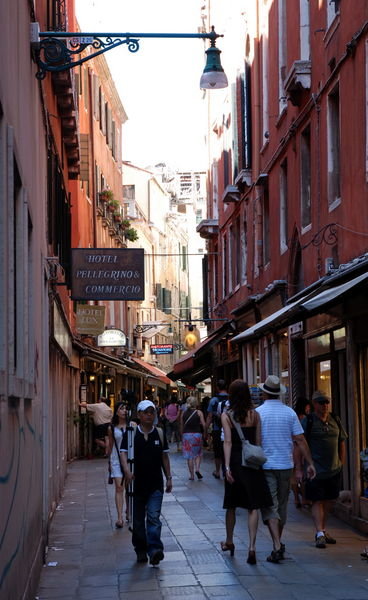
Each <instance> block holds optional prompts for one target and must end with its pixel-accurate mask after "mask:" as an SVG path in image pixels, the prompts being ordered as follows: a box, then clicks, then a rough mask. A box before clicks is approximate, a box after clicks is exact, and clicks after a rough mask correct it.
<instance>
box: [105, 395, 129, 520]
mask: <svg viewBox="0 0 368 600" xmlns="http://www.w3.org/2000/svg"><path fill="white" fill-rule="evenodd" d="M126 427H127V405H126V404H125V403H124V402H118V403H117V404H116V405H115V409H114V415H113V417H112V424H111V426H110V427H109V449H110V474H111V477H112V478H113V479H114V483H115V504H116V510H117V513H118V520H117V521H116V523H115V527H117V528H118V529H121V527H123V525H124V520H123V505H124V489H125V486H124V481H123V480H124V471H123V469H122V466H121V463H120V445H121V440H122V439H123V434H124V432H125V430H126Z"/></svg>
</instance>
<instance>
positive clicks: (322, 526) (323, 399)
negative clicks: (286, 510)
mask: <svg viewBox="0 0 368 600" xmlns="http://www.w3.org/2000/svg"><path fill="white" fill-rule="evenodd" d="M312 403H313V410H314V412H313V413H311V414H309V415H306V417H305V418H304V419H303V420H302V427H303V429H304V434H305V437H306V440H307V443H308V445H309V448H310V452H311V455H312V459H313V462H314V465H315V467H316V472H317V475H316V477H315V478H314V479H313V480H309V481H307V482H306V484H305V495H306V498H307V499H308V500H310V501H311V502H312V516H313V521H314V526H315V530H316V532H315V544H316V548H326V544H336V540H335V539H334V538H333V537H332V536H330V535H329V534H328V533H327V531H326V524H327V517H328V515H329V513H330V511H331V507H332V505H333V503H334V501H335V500H336V499H337V498H338V496H339V493H340V490H341V475H342V466H343V464H344V461H345V453H346V448H345V440H346V439H347V434H346V432H345V430H344V428H343V427H342V424H341V421H340V418H339V417H338V416H337V415H334V414H333V413H331V412H330V399H329V398H328V396H326V394H324V393H323V392H320V391H316V392H314V394H313V396H312ZM298 466H299V465H298Z"/></svg>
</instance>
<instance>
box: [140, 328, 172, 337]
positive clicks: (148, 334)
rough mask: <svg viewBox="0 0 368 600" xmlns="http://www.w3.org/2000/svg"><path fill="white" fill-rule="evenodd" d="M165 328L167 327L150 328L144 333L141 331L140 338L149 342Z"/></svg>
mask: <svg viewBox="0 0 368 600" xmlns="http://www.w3.org/2000/svg"><path fill="white" fill-rule="evenodd" d="M166 328H167V325H155V326H152V327H150V328H149V329H147V330H146V331H143V333H142V337H144V338H145V339H147V340H150V339H151V338H152V337H153V336H154V335H157V334H158V333H160V331H162V330H163V329H166Z"/></svg>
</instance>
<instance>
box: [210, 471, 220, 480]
mask: <svg viewBox="0 0 368 600" xmlns="http://www.w3.org/2000/svg"><path fill="white" fill-rule="evenodd" d="M212 475H213V476H214V478H215V479H220V475H217V473H216V471H214V472H213V473H212Z"/></svg>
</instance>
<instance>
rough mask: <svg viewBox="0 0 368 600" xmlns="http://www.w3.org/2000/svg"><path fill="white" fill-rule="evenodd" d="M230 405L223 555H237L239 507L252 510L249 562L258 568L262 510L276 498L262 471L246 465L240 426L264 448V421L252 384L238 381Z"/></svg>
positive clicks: (225, 426) (223, 420)
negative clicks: (237, 517)
mask: <svg viewBox="0 0 368 600" xmlns="http://www.w3.org/2000/svg"><path fill="white" fill-rule="evenodd" d="M229 402H230V406H229V408H228V410H227V412H224V413H222V416H221V423H222V427H223V430H224V457H225V495H224V504H223V508H225V509H226V541H225V542H221V549H222V551H223V552H226V551H229V552H230V554H231V556H233V555H234V551H235V546H234V541H233V535H234V527H235V521H236V514H235V511H236V508H245V509H246V510H248V531H249V552H248V558H247V563H249V564H251V565H254V564H256V562H257V559H256V546H255V545H256V536H257V529H258V509H259V508H263V507H267V506H272V498H271V494H270V491H269V489H268V485H267V482H266V479H265V476H264V473H263V471H262V468H261V467H260V468H251V467H247V466H245V467H243V466H242V440H241V438H240V436H239V434H238V432H237V427H236V426H234V424H236V425H238V424H239V425H240V427H241V431H242V433H243V436H244V438H245V439H246V440H248V441H249V442H250V443H251V444H254V445H257V446H259V445H260V440H261V422H260V418H259V415H258V413H257V412H256V411H255V410H253V404H252V400H251V397H250V392H249V387H248V384H247V383H246V382H245V381H243V380H241V379H236V380H235V381H233V383H232V384H231V385H230V387H229Z"/></svg>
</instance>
